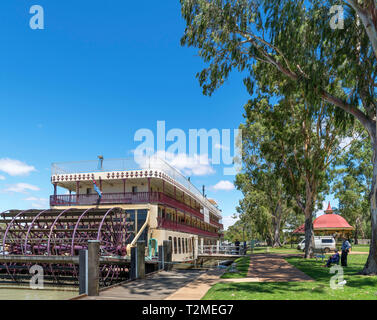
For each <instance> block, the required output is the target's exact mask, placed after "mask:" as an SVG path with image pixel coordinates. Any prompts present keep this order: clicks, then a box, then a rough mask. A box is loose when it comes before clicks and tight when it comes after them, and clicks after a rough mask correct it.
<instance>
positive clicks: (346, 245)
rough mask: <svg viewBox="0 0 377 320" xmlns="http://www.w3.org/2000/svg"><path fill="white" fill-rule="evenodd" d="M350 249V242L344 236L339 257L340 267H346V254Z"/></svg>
mask: <svg viewBox="0 0 377 320" xmlns="http://www.w3.org/2000/svg"><path fill="white" fill-rule="evenodd" d="M350 249H351V244H350V242H349V241H348V240H347V239H346V238H344V239H343V243H342V256H341V258H340V260H341V264H342V267H347V255H348V252H349V250H350Z"/></svg>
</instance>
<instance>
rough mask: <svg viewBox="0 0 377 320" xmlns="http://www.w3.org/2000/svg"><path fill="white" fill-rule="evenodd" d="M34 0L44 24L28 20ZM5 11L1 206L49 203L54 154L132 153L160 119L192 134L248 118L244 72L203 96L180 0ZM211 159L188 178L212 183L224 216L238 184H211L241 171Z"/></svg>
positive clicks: (42, 1)
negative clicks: (227, 171) (226, 171)
mask: <svg viewBox="0 0 377 320" xmlns="http://www.w3.org/2000/svg"><path fill="white" fill-rule="evenodd" d="M35 4H38V5H41V6H42V7H43V8H44V23H45V25H44V30H32V29H31V28H30V27H29V20H30V18H31V17H32V14H30V13H29V10H30V7H31V6H32V5H35ZM0 17H1V19H0V23H1V24H2V27H1V28H0V37H1V39H2V42H1V44H2V50H1V52H0V57H1V60H0V61H1V72H0V103H1V116H2V117H1V118H2V122H1V126H0V133H1V137H2V139H1V140H0V209H1V210H2V211H3V210H7V209H11V208H17V209H24V208H29V207H32V206H40V207H42V206H43V207H46V206H48V204H47V202H46V199H48V196H49V195H50V194H51V193H52V192H53V188H52V185H51V184H50V165H51V163H52V162H59V161H77V160H90V159H93V160H94V159H96V157H97V155H99V154H102V155H104V157H105V158H108V159H109V158H123V157H131V156H132V150H134V149H135V148H136V147H137V145H138V144H139V142H135V141H134V134H135V132H136V131H137V130H138V129H141V128H147V129H150V130H152V131H154V132H155V131H156V125H157V121H158V120H162V121H165V122H166V130H170V129H172V128H179V129H182V130H184V131H185V132H186V133H187V134H188V130H189V129H201V128H204V129H207V130H209V129H212V128H217V129H219V130H221V129H234V128H237V127H238V125H239V124H240V122H242V121H243V117H242V114H243V105H244V104H245V103H246V102H247V100H248V98H249V96H248V94H247V92H246V90H245V88H244V86H243V83H242V76H241V75H239V74H237V73H234V74H232V75H231V77H230V79H229V80H228V81H227V83H226V84H225V85H224V86H223V87H222V88H220V89H219V90H218V91H216V92H215V94H214V95H213V96H212V97H206V96H203V94H202V90H201V88H200V87H199V84H198V81H197V79H196V78H195V74H196V72H198V71H200V70H201V69H202V68H203V67H204V64H203V62H202V60H201V59H200V58H199V57H198V56H197V54H196V52H195V50H194V49H189V48H184V47H181V46H180V38H181V36H182V34H183V31H184V22H183V20H182V18H181V14H180V6H179V1H173V0H172V1H159V2H156V1H144V2H128V1H127V2H126V1H121V0H112V1H87V0H81V1H71V0H66V1H51V0H48V1H46V0H33V1H27V0H17V1H5V2H4V3H2V10H1V13H0ZM9 159H11V160H12V161H13V162H12V161H9ZM1 160H3V161H2V162H1ZM15 160H17V161H20V162H17V161H15ZM212 167H213V170H214V173H211V174H206V175H200V176H192V177H191V181H192V182H193V183H194V184H195V185H197V186H198V187H199V188H200V187H201V185H202V184H205V185H206V186H207V194H208V197H213V198H215V199H216V200H218V202H219V204H220V207H221V209H222V210H223V215H224V217H227V216H230V215H232V214H233V213H234V212H235V206H236V205H237V204H238V201H239V199H240V198H241V193H240V192H238V191H236V190H230V191H226V190H218V191H216V190H214V189H212V188H211V187H212V186H214V185H216V184H217V183H218V182H220V181H222V180H225V181H226V180H228V181H230V182H233V180H234V176H224V175H223V170H222V166H221V165H214V166H212ZM20 170H21V171H20ZM227 221H229V220H227V219H224V222H225V224H227Z"/></svg>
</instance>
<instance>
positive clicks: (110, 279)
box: [0, 207, 133, 286]
mask: <svg viewBox="0 0 377 320" xmlns="http://www.w3.org/2000/svg"><path fill="white" fill-rule="evenodd" d="M0 223H1V225H2V233H1V237H2V239H1V242H0V243H1V246H2V248H1V251H2V254H3V255H5V254H9V255H22V256H78V255H79V250H81V249H87V243H88V240H98V241H100V255H101V256H112V257H114V256H118V257H119V256H125V255H126V253H127V252H126V246H127V244H128V243H129V242H130V236H131V234H132V233H133V231H132V230H131V229H132V228H131V225H132V222H130V221H129V217H128V216H127V214H126V212H125V211H124V210H123V209H121V208H118V207H113V208H110V209H98V208H89V209H77V208H67V209H65V210H58V209H46V210H34V209H31V210H24V211H20V210H10V211H6V212H3V213H2V214H1V216H0ZM32 265H33V263H5V264H3V265H1V270H0V278H1V279H2V280H3V281H2V282H9V281H12V282H25V281H29V279H30V277H31V275H30V273H29V269H30V267H31V266H32ZM42 267H43V272H44V281H45V282H46V281H49V282H52V283H54V284H62V285H72V284H77V283H78V265H75V264H44V265H42ZM127 277H128V268H127V267H125V266H119V265H111V264H108V265H101V266H100V285H102V286H107V285H109V284H112V283H115V282H118V281H122V280H125V279H127Z"/></svg>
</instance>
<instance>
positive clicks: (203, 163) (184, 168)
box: [135, 151, 215, 176]
mask: <svg viewBox="0 0 377 320" xmlns="http://www.w3.org/2000/svg"><path fill="white" fill-rule="evenodd" d="M158 159H162V160H165V161H166V162H167V163H168V164H170V165H171V166H172V167H174V168H175V169H177V170H179V171H180V172H181V173H183V174H184V175H187V176H205V175H210V174H213V173H215V170H214V169H213V168H212V166H211V164H210V160H209V158H208V155H197V154H194V155H193V156H188V155H187V154H185V153H180V154H175V153H171V152H165V151H158V152H156V153H155V154H154V155H153V156H151V159H149V158H147V157H140V158H137V159H135V160H136V162H137V163H138V164H139V165H140V166H141V167H144V166H148V165H149V163H151V165H152V166H155V167H158V166H162V165H163V164H162V163H161V162H159V161H158Z"/></svg>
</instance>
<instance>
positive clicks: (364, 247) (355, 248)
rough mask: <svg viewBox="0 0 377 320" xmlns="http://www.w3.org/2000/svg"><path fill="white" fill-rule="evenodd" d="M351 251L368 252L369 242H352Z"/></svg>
mask: <svg viewBox="0 0 377 320" xmlns="http://www.w3.org/2000/svg"><path fill="white" fill-rule="evenodd" d="M352 251H359V252H369V244H357V245H355V244H354V245H353V246H352Z"/></svg>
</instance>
